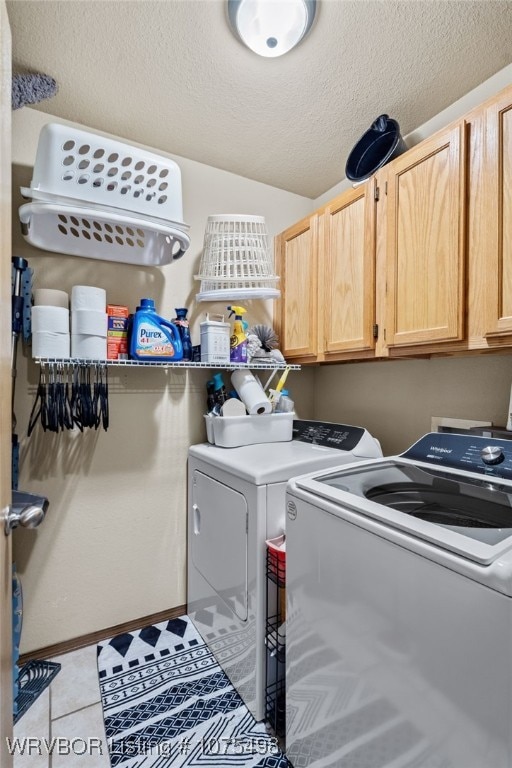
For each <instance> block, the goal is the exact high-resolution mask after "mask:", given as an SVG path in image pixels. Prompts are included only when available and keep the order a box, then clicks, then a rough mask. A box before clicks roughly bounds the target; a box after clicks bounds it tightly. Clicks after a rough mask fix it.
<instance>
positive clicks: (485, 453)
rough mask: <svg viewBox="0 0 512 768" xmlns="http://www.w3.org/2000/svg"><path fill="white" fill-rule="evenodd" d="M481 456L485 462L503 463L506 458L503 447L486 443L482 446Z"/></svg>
mask: <svg viewBox="0 0 512 768" xmlns="http://www.w3.org/2000/svg"><path fill="white" fill-rule="evenodd" d="M480 456H481V459H482V461H483V462H484V464H501V462H502V461H504V459H505V456H504V454H503V449H502V448H500V447H499V446H498V445H486V447H485V448H482V450H481V452H480Z"/></svg>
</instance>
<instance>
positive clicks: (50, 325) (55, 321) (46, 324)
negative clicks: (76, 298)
mask: <svg viewBox="0 0 512 768" xmlns="http://www.w3.org/2000/svg"><path fill="white" fill-rule="evenodd" d="M44 331H51V332H53V333H69V310H67V309H64V307H41V306H38V307H32V332H33V333H34V332H35V333H38V332H44Z"/></svg>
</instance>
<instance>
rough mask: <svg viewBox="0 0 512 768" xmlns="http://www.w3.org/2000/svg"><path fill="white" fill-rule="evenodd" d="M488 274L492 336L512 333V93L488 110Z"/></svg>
mask: <svg viewBox="0 0 512 768" xmlns="http://www.w3.org/2000/svg"><path fill="white" fill-rule="evenodd" d="M486 122H487V140H486V159H485V165H486V178H487V181H488V184H489V187H488V195H487V204H486V206H485V208H486V209H487V210H485V208H484V209H483V210H482V211H481V216H482V219H483V220H484V221H485V222H486V223H487V237H486V241H487V247H488V251H487V258H488V263H487V270H488V276H489V279H490V280H491V281H492V286H491V294H490V313H489V318H488V324H489V328H488V330H489V334H488V335H489V336H492V335H493V334H498V335H499V334H511V333H512V91H511V90H510V89H509V90H508V91H507V92H506V94H505V95H504V96H501V97H500V98H499V99H498V100H497V101H496V102H495V103H493V104H491V105H490V106H489V107H488V109H487V114H486Z"/></svg>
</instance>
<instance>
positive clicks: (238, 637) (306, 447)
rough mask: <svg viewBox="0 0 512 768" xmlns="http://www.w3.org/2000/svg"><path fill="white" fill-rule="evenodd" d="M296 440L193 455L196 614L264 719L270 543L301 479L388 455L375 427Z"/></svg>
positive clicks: (192, 602)
mask: <svg viewBox="0 0 512 768" xmlns="http://www.w3.org/2000/svg"><path fill="white" fill-rule="evenodd" d="M293 435H294V436H293V440H292V441H290V442H284V443H264V444H260V445H249V446H244V447H242V448H218V447H216V446H214V445H209V444H202V445H194V446H192V447H191V448H190V451H189V463H188V473H189V489H188V491H189V493H188V499H189V501H188V614H189V616H190V617H191V618H192V620H193V622H194V624H195V625H196V627H197V629H198V630H199V632H200V633H201V635H202V636H203V638H204V640H205V642H206V643H207V644H208V646H209V647H210V649H211V650H212V652H213V653H214V655H215V657H216V659H217V661H218V662H219V664H220V665H221V666H222V668H223V669H224V671H225V672H226V674H227V675H228V677H229V678H230V680H231V682H232V683H233V685H234V686H235V687H236V688H237V690H238V692H239V693H240V695H241V696H242V698H243V700H244V702H245V703H246V705H247V706H248V708H249V709H250V711H251V712H252V714H253V715H254V716H255V718H256V719H257V720H262V719H263V718H264V716H265V707H264V702H265V645H264V640H265V599H266V582H265V557H266V548H265V540H266V539H269V538H274V537H276V536H279V535H281V534H282V533H283V532H284V529H285V494H286V483H287V481H288V480H289V478H291V477H292V476H293V475H296V474H301V473H304V472H308V471H311V470H315V469H316V470H320V469H324V468H326V467H333V466H338V465H340V464H345V463H347V462H354V461H357V460H360V459H364V458H368V457H373V456H381V455H382V452H381V449H380V445H379V443H378V441H377V440H375V439H374V438H373V437H372V436H371V435H370V434H369V433H368V432H367V431H366V430H365V429H362V428H361V427H352V426H347V425H345V424H331V423H326V422H318V421H300V420H296V421H294V431H293Z"/></svg>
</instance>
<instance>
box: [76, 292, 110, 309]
mask: <svg viewBox="0 0 512 768" xmlns="http://www.w3.org/2000/svg"><path fill="white" fill-rule="evenodd" d="M71 309H72V310H73V309H95V310H96V311H97V312H105V310H106V309H107V292H106V291H105V290H104V289H103V288H95V287H94V286H93V285H74V286H73V288H72V289H71Z"/></svg>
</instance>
